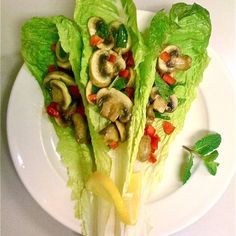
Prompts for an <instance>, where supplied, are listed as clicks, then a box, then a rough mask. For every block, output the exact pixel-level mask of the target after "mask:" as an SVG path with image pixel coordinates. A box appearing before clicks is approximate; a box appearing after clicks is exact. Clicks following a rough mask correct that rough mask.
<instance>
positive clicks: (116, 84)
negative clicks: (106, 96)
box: [113, 77, 127, 90]
mask: <svg viewBox="0 0 236 236" xmlns="http://www.w3.org/2000/svg"><path fill="white" fill-rule="evenodd" d="M126 84H127V79H124V78H121V77H119V78H118V79H116V81H114V84H113V88H115V89H117V90H122V89H124V88H125V86H126Z"/></svg>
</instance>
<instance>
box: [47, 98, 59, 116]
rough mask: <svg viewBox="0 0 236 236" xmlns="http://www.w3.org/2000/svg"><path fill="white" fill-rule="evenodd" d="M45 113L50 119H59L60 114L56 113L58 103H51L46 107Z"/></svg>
mask: <svg viewBox="0 0 236 236" xmlns="http://www.w3.org/2000/svg"><path fill="white" fill-rule="evenodd" d="M47 113H48V115H49V116H52V117H57V118H58V117H60V113H59V111H58V103H56V102H52V103H50V104H49V105H48V106H47Z"/></svg>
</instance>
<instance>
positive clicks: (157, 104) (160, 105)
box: [153, 95, 167, 113]
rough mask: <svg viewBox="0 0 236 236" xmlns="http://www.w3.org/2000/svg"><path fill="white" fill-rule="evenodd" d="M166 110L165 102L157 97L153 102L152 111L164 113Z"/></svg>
mask: <svg viewBox="0 0 236 236" xmlns="http://www.w3.org/2000/svg"><path fill="white" fill-rule="evenodd" d="M166 108H167V102H166V100H165V99H164V98H162V97H161V96H160V95H157V97H156V99H155V100H154V102H153V109H154V110H156V111H158V112H160V113H164V112H165V110H166Z"/></svg>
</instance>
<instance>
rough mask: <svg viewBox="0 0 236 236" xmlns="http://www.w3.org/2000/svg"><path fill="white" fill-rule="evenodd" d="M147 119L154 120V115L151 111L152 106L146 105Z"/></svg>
mask: <svg viewBox="0 0 236 236" xmlns="http://www.w3.org/2000/svg"><path fill="white" fill-rule="evenodd" d="M147 117H148V118H149V119H154V118H155V113H154V111H153V104H150V105H148V107H147Z"/></svg>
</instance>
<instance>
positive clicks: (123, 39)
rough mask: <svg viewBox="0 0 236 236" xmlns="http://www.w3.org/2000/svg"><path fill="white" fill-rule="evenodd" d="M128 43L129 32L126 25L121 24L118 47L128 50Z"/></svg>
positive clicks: (117, 41) (117, 38)
mask: <svg viewBox="0 0 236 236" xmlns="http://www.w3.org/2000/svg"><path fill="white" fill-rule="evenodd" d="M127 42H128V32H127V30H126V28H125V26H124V24H121V25H120V27H119V29H118V32H117V36H116V47H118V48H126V46H127Z"/></svg>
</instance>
